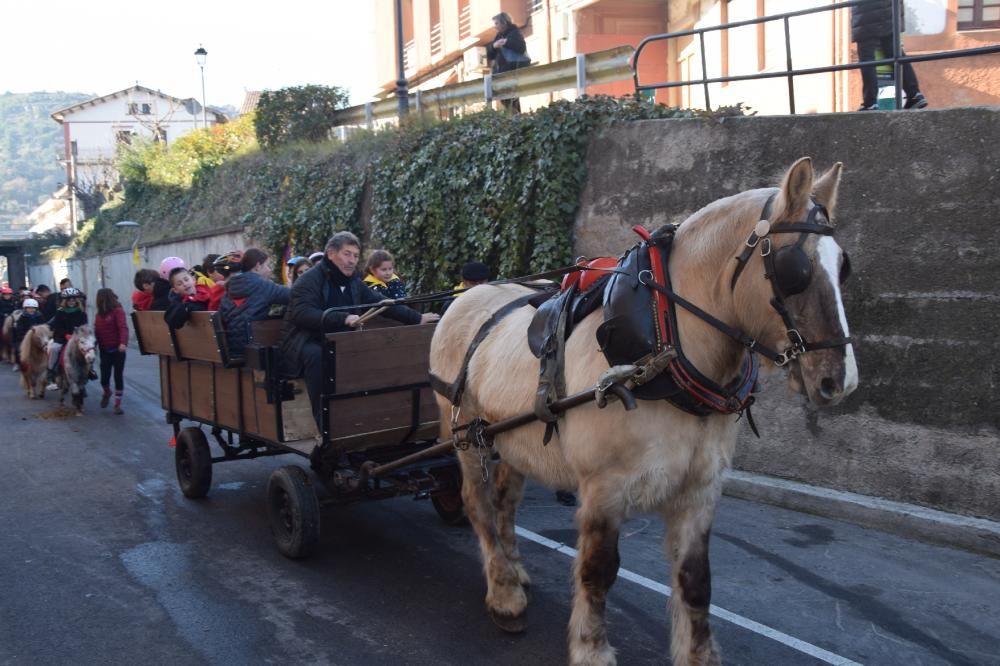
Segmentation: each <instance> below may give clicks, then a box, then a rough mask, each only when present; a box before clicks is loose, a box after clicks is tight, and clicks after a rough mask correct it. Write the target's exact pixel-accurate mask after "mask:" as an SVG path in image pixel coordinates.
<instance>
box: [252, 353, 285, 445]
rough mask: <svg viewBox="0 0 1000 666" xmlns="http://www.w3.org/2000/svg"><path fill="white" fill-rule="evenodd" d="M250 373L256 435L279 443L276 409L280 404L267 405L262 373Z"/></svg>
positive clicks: (256, 371)
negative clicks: (251, 374)
mask: <svg viewBox="0 0 1000 666" xmlns="http://www.w3.org/2000/svg"><path fill="white" fill-rule="evenodd" d="M252 372H253V379H254V381H253V383H254V389H253V397H254V409H255V410H256V412H257V428H258V430H257V433H258V434H259V435H260V436H261V437H264V438H266V439H270V440H272V441H275V442H280V441H281V435H280V433H279V432H278V409H279V405H280V403H277V402H275V403H272V404H268V402H267V389H265V388H264V386H263V385H262V384H263V382H264V373H263V372H261V371H260V370H253V371H252Z"/></svg>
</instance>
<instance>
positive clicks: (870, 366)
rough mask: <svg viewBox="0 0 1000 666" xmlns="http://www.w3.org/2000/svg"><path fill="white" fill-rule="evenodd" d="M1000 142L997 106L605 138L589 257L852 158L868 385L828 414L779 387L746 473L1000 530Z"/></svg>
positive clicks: (849, 193)
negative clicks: (797, 165)
mask: <svg viewBox="0 0 1000 666" xmlns="http://www.w3.org/2000/svg"><path fill="white" fill-rule="evenodd" d="M997 136H1000V109H997V108H990V109H987V108H978V109H976V108H970V109H952V110H943V111H921V112H897V113H866V114H837V115H814V116H798V117H787V116H786V117H756V118H731V119H726V120H725V121H708V120H670V121H648V122H642V123H635V124H633V125H630V126H628V127H622V128H618V129H614V130H611V131H609V132H607V133H605V134H604V135H603V136H601V137H599V138H597V139H596V140H595V141H594V142H593V143H592V144H591V147H590V152H589V155H588V163H587V167H588V173H589V176H588V183H587V186H586V189H585V192H584V195H583V199H582V201H581V208H580V211H579V215H578V219H577V248H576V254H577V255H588V256H597V255H601V254H618V253H619V252H620V251H621V250H622V249H623V248H624V247H626V246H628V245H630V244H632V243H633V242H635V238H636V237H635V236H634V234H633V233H632V232H631V231H630V228H631V226H632V225H634V224H636V223H641V224H644V225H646V226H647V227H649V228H652V227H656V226H658V225H660V224H663V223H665V222H671V221H680V220H682V219H684V218H685V217H686V216H687V215H689V214H690V213H692V212H693V211H695V210H697V209H698V208H700V207H701V206H704V205H705V204H708V203H709V202H711V201H713V200H715V199H717V198H720V197H723V196H727V195H730V194H734V193H736V192H740V191H742V190H745V189H750V188H755V187H762V186H772V185H777V183H778V181H779V179H780V177H781V176H782V174H783V173H784V171H785V170H786V169H787V168H788V166H789V165H790V164H791V163H792V162H793V161H794V160H795V159H797V158H798V157H800V156H803V155H810V156H812V157H813V158H814V163H815V164H816V166H817V167H818V168H820V169H825V168H826V167H828V166H829V165H830V164H832V163H833V162H835V161H842V162H844V164H845V173H844V177H843V180H842V183H841V192H840V205H839V208H838V211H837V216H838V219H839V231H838V237H837V238H838V242H840V244H841V245H842V246H843V247H844V248H845V249H846V250H847V251H848V252H849V253H850V255H851V262H852V265H853V268H854V277H853V278H852V279H851V280H850V282H849V283H848V284H847V285H846V288H845V300H846V306H847V313H848V319H849V321H850V325H851V332H852V334H853V336H854V339H855V341H856V345H855V349H856V354H857V357H858V363H859V368H860V373H861V384H860V387H859V388H858V390H857V391H856V392H855V393H854V394H853V395H852V396H851V397H850V398H849V399H848V400H847V401H846V403H845V404H844V405H843V406H841V407H838V408H837V409H834V410H825V411H818V410H815V409H813V408H811V407H810V406H808V405H806V404H804V402H803V400H802V399H800V398H798V397H795V396H792V395H791V394H789V393H788V392H787V391H786V390H785V389H784V387H783V382H782V381H781V380H782V378H781V377H780V376H775V377H773V378H772V379H771V380H769V381H768V382H766V383H765V386H764V393H763V394H762V396H761V399H760V400H759V402H758V403H757V405H756V406H755V407H754V416H755V418H756V421H757V423H758V425H759V426H760V429H761V431H762V433H763V439H762V440H760V441H757V440H755V439H754V438H753V436H752V434H750V432H749V429H745V430H744V432H743V436H742V441H741V442H740V445H739V447H738V452H737V456H736V460H735V466H736V467H738V468H741V469H744V470H749V471H755V472H762V473H766V474H772V475H775V476H780V477H785V478H790V479H796V480H801V481H805V482H808V483H813V484H817V485H821V486H830V487H835V488H840V489H845V490H850V491H854V492H858V493H863V494H867V495H876V496H882V497H887V498H890V499H895V500H901V501H906V502H913V503H917V504H922V505H926V506H931V507H935V508H939V509H943V510H946V511H952V512H958V513H964V514H970V515H977V516H983V517H989V518H993V519H1000V474H998V470H1000V338H998V336H997V331H998V330H1000V307H998V303H1000V254H998V253H997V251H996V249H997V248H998V247H1000V223H998V222H1000V219H998V215H997V211H998V210H1000V152H998V151H997V150H996V144H995V140H994V137H997ZM735 252H736V248H734V254H735Z"/></svg>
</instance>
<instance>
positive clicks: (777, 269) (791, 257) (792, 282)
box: [774, 243, 812, 296]
mask: <svg viewBox="0 0 1000 666" xmlns="http://www.w3.org/2000/svg"><path fill="white" fill-rule="evenodd" d="M799 245H800V243H795V244H794V245H789V246H788V247H783V248H781V249H779V250H776V251H775V253H774V279H775V286H776V287H777V288H778V291H779V292H780V293H781V295H782V296H794V295H796V294H801V293H802V292H803V291H805V290H806V289H808V288H809V283H810V282H812V261H810V260H809V257H808V256H807V255H806V253H805V252H803V250H802V248H801V247H799Z"/></svg>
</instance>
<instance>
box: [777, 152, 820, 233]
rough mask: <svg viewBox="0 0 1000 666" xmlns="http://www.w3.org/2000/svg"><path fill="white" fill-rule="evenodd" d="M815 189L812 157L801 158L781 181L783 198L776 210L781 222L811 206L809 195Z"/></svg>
mask: <svg viewBox="0 0 1000 666" xmlns="http://www.w3.org/2000/svg"><path fill="white" fill-rule="evenodd" d="M812 189H813V168H812V158H811V157H801V158H799V159H798V160H796V161H795V164H793V165H792V166H791V168H790V169H789V170H788V173H786V174H785V177H784V178H783V179H782V181H781V196H780V197H779V200H778V201H777V202H776V203H777V205H776V206H775V210H776V211H778V216H777V217H776V218H775V219H777V220H781V219H784V218H787V217H792V216H794V215H795V214H796V213H798V212H799V211H803V210H805V209H806V208H807V207H808V205H809V195H810V194H812Z"/></svg>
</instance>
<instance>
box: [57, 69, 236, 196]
mask: <svg viewBox="0 0 1000 666" xmlns="http://www.w3.org/2000/svg"><path fill="white" fill-rule="evenodd" d="M52 119H53V120H55V121H56V122H57V123H59V124H60V125H62V129H63V158H62V162H63V163H64V164H65V166H66V183H68V184H72V185H75V186H76V188H79V189H84V190H91V189H93V188H94V187H99V186H105V187H108V186H113V185H114V184H115V183H117V178H118V176H117V173H116V172H115V170H114V159H115V155H116V154H117V152H118V147H119V146H121V145H122V144H131V143H132V141H133V140H135V139H136V138H137V137H146V138H148V139H152V140H154V141H163V142H165V143H167V144H171V143H173V142H174V141H176V140H177V139H179V138H180V137H182V136H184V135H185V134H187V133H188V132H190V131H191V130H193V129H195V128H198V127H202V126H205V125H206V124H207V125H208V126H212V125H215V124H218V123H222V122H225V121H226V116H225V115H224V114H222V113H220V112H218V111H214V110H212V109H208V110H207V112H205V110H204V109H202V106H201V104H200V103H199V102H198V101H197V100H194V99H180V98H177V97H172V96H170V95H165V94H163V93H161V92H160V91H158V90H152V89H150V88H146V87H144V86H140V85H135V86H132V87H131V88H126V89H125V90H119V91H118V92H114V93H111V94H109V95H103V96H101V97H95V98H93V99H89V100H86V101H84V102H80V103H79V104H74V105H73V106H70V107H67V108H65V109H60V110H59V111H56V112H54V113H53V114H52Z"/></svg>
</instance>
